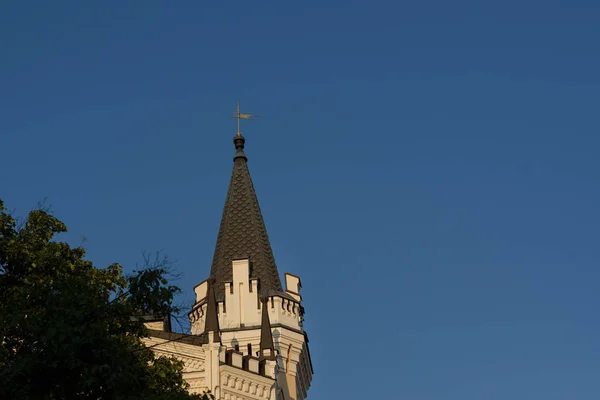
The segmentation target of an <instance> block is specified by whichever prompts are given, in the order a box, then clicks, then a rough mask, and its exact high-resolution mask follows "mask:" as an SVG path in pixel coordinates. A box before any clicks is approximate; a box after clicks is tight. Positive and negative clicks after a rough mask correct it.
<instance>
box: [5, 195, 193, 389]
mask: <svg viewBox="0 0 600 400" xmlns="http://www.w3.org/2000/svg"><path fill="white" fill-rule="evenodd" d="M66 230H67V227H66V226H65V224H63V223H62V222H61V221H60V220H58V219H57V218H56V217H54V216H53V215H52V214H51V213H50V212H48V211H47V210H43V209H36V210H34V211H31V212H30V213H29V215H28V217H27V219H26V220H25V221H24V223H23V224H22V226H18V224H17V223H16V221H15V219H14V218H13V217H12V216H11V214H10V213H9V212H8V211H7V210H6V208H5V207H4V203H3V202H2V201H1V200H0V340H1V343H0V398H2V399H4V398H6V399H132V400H134V399H156V400H159V399H174V400H179V399H193V398H195V399H199V398H200V397H199V396H193V395H190V394H188V393H187V390H186V389H187V384H186V383H185V381H184V380H183V377H182V370H183V364H182V363H181V362H180V361H178V360H176V359H172V358H166V357H156V356H155V355H154V353H153V352H152V351H151V350H150V349H148V348H146V347H145V346H144V344H143V343H142V340H141V338H142V337H144V336H145V335H146V334H147V331H146V329H145V327H144V326H143V323H142V322H140V321H139V320H137V319H135V318H132V315H135V314H139V313H149V312H153V313H158V314H161V315H168V314H169V313H170V312H171V311H172V306H171V304H172V300H173V296H174V295H175V294H176V293H177V292H178V288H176V287H175V286H172V285H169V283H168V281H167V279H166V278H165V274H166V272H167V270H166V269H165V267H164V266H163V265H157V266H154V267H150V268H145V269H142V270H139V271H136V272H135V273H134V275H132V276H125V275H124V274H123V269H122V267H121V266H120V265H119V264H113V265H110V266H109V267H108V268H104V269H102V268H97V267H95V266H94V265H93V263H92V262H91V261H89V260H87V259H85V251H84V250H83V248H81V247H75V248H72V247H71V246H69V245H68V244H67V243H64V242H59V241H53V238H54V236H55V235H56V234H59V233H61V232H66Z"/></svg>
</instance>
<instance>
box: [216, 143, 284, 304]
mask: <svg viewBox="0 0 600 400" xmlns="http://www.w3.org/2000/svg"><path fill="white" fill-rule="evenodd" d="M245 142H246V139H245V138H244V137H243V136H242V135H236V136H235V137H234V138H233V143H234V144H235V149H236V153H235V156H234V157H233V173H232V175H231V181H230V183H229V190H228V192H227V199H226V200H225V207H224V209H223V216H222V218H221V225H220V227H219V235H218V236H217V244H216V246H215V254H214V257H213V262H212V266H211V269H210V277H211V278H213V279H214V280H215V288H214V290H215V294H216V296H217V299H218V300H222V299H223V292H224V285H223V283H224V282H231V281H232V279H233V278H232V276H233V273H232V266H231V261H232V260H235V259H241V258H249V259H250V263H251V264H250V278H251V279H258V280H259V285H260V286H259V287H260V294H261V296H267V295H269V294H272V293H276V292H282V289H281V281H280V279H279V273H278V272H277V265H276V264H275V259H274V257H273V250H272V249H271V243H270V242H269V237H268V235H267V229H266V227H265V223H264V220H263V217H262V213H261V211H260V206H259V205H258V199H257V197H256V192H255V191H254V185H253V183H252V179H251V178H250V172H249V171H248V166H247V163H246V162H247V160H248V159H247V157H246V155H245V154H244V144H245Z"/></svg>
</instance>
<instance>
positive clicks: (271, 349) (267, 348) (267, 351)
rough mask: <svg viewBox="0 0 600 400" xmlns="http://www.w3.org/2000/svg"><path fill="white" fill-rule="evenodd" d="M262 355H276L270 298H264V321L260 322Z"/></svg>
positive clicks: (270, 356)
mask: <svg viewBox="0 0 600 400" xmlns="http://www.w3.org/2000/svg"><path fill="white" fill-rule="evenodd" d="M260 355H261V357H267V358H272V357H275V345H274V344H273V333H272V332H271V321H270V320H269V300H268V298H264V299H263V300H262V322H261V324H260Z"/></svg>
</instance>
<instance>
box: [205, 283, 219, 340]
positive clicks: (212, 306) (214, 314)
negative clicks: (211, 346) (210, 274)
mask: <svg viewBox="0 0 600 400" xmlns="http://www.w3.org/2000/svg"><path fill="white" fill-rule="evenodd" d="M207 286H208V290H207V294H206V301H207V302H208V304H207V305H206V322H205V323H204V335H205V337H206V339H207V340H208V337H209V335H208V333H209V332H213V335H214V336H213V338H214V341H215V342H220V341H221V330H220V329H219V315H218V310H217V300H216V299H215V290H214V286H215V282H214V280H212V279H209V280H208V282H207Z"/></svg>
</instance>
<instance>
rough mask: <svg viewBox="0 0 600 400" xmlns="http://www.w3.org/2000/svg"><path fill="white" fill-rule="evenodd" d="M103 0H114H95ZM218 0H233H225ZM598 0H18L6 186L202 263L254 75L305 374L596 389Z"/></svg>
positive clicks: (16, 196) (206, 262)
mask: <svg viewBox="0 0 600 400" xmlns="http://www.w3.org/2000/svg"><path fill="white" fill-rule="evenodd" d="M92 3H96V4H92ZM215 3H218V5H215ZM599 21H600V3H599V2H597V1H573V0H571V1H553V0H550V1H502V2H489V1H487V2H484V1H460V0H459V1H441V0H437V1H433V0H432V1H411V2H397V1H343V2H342V1H304V2H283V1H278V2H275V1H255V2H251V1H245V2H240V1H226V2H205V1H179V2H170V3H169V4H167V2H162V1H143V2H142V1H131V2H121V1H103V2H89V1H86V2H82V1H58V2H42V1H37V2H29V3H25V2H17V1H4V2H3V3H2V6H1V7H0V51H1V53H0V135H1V136H0V149H1V152H0V154H1V165H0V198H3V199H4V200H5V202H6V204H7V206H8V207H9V208H14V209H16V212H17V214H21V215H23V214H25V213H26V212H27V211H28V210H29V209H30V208H32V207H34V206H35V204H36V203H37V202H38V201H39V200H41V199H43V198H44V197H48V199H49V200H48V202H49V203H50V204H51V205H52V206H53V209H54V210H55V212H56V215H57V216H58V217H60V218H61V219H62V220H64V221H65V222H66V223H67V225H68V226H69V227H70V232H69V233H68V234H67V235H65V236H64V239H65V240H68V241H69V242H70V243H72V244H79V243H81V240H82V237H83V236H85V237H86V238H87V242H86V244H85V247H86V248H87V249H88V256H89V257H90V259H92V260H94V261H95V262H96V263H97V264H98V265H99V266H106V265H108V264H109V263H111V262H113V261H118V262H120V263H122V264H123V265H125V266H126V268H127V270H131V269H133V267H134V265H135V263H136V262H140V260H141V252H142V251H143V250H146V251H150V252H153V251H155V250H163V251H164V253H165V254H167V255H168V256H169V257H170V258H172V259H174V260H176V261H177V266H178V268H179V271H180V272H181V273H182V274H183V278H182V279H181V280H180V281H179V282H178V284H179V285H181V286H182V288H183V289H184V292H185V294H184V296H183V297H182V300H190V299H191V298H192V287H193V286H194V285H195V284H197V283H198V282H200V281H202V280H203V279H205V278H206V277H207V275H208V273H209V269H210V263H211V260H212V254H213V249H214V243H215V240H216V235H217V229H218V224H219V220H220V217H221V210H222V207H223V204H224V200H225V194H226V190H227V185H228V180H229V176H230V174H231V169H232V156H233V154H234V152H233V144H232V143H231V138H232V136H233V135H234V134H235V131H236V127H235V121H234V120H231V119H230V118H229V116H230V114H231V112H233V111H234V109H235V103H236V101H238V100H239V101H241V103H242V110H243V111H246V112H252V113H257V114H262V115H263V116H264V119H263V120H261V121H256V122H251V123H247V124H245V125H244V126H243V128H242V130H243V132H244V134H245V136H246V138H247V143H246V150H247V155H248V157H249V167H250V170H251V173H252V176H253V179H254V183H255V186H256V189H257V192H258V195H259V200H260V202H261V207H262V209H263V213H264V217H265V221H266V224H267V228H268V231H269V235H270V237H271V242H272V245H273V247H274V251H275V258H276V260H277V263H278V266H279V269H280V272H281V273H283V272H284V271H290V272H293V273H296V274H298V275H300V276H301V277H302V279H303V284H304V293H303V294H304V298H305V302H304V305H305V307H306V312H307V314H306V329H307V331H308V332H309V335H310V340H311V342H310V345H311V351H312V357H313V362H314V366H315V370H316V374H315V376H314V381H313V386H312V388H311V390H310V396H309V399H311V400H319V399H321V400H324V399H328V400H329V399H362V398H370V399H382V398H385V399H411V400H481V399H486V400H505V399H517V400H518V399H528V400H529V399H544V400H559V399H560V400H563V399H564V400H567V399H568V400H573V399H576V400H586V399H594V400H596V399H599V398H600V322H599V314H598V309H599V306H600V294H599V291H598V286H599V283H600V268H599V267H600V266H599V259H600V246H599V232H598V229H599V227H600V212H599V211H598V205H599V204H600V186H599V185H600V184H599V182H600V161H599V158H598V153H599V147H600V139H599V131H600V121H599V112H598V110H599V108H600V107H599V106H600V97H599V93H600V74H599V71H600V50H599V49H600V23H599Z"/></svg>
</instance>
